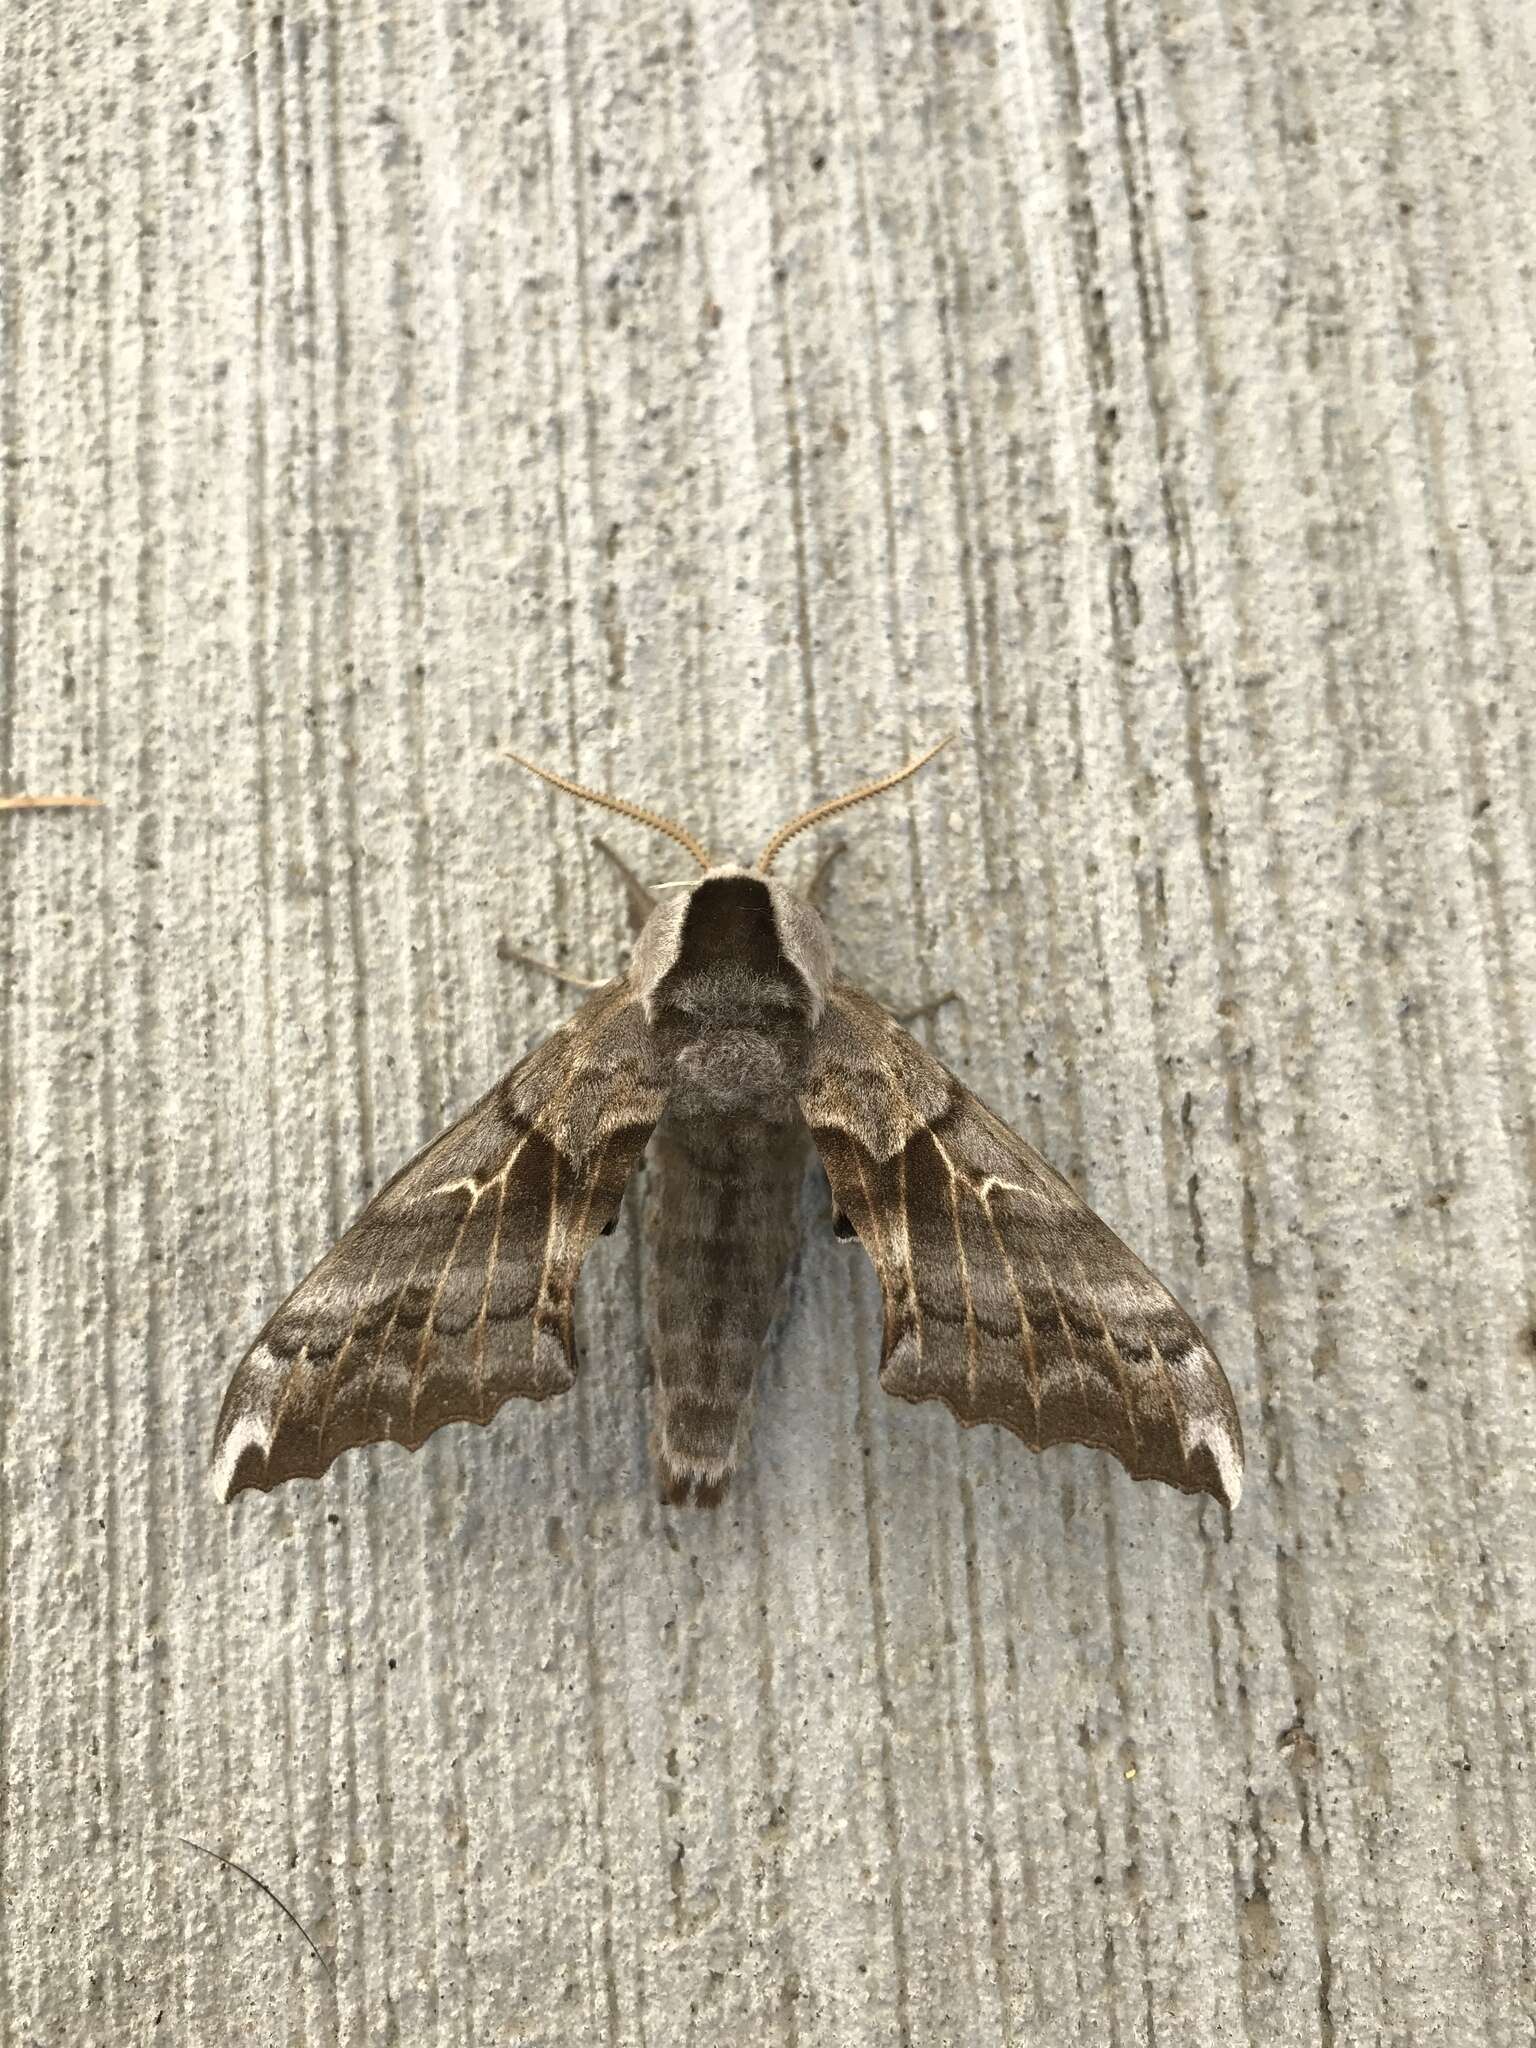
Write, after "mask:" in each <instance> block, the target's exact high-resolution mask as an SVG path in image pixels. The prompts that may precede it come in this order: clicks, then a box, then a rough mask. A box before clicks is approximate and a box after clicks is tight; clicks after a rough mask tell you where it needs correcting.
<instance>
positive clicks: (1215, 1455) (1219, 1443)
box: [1189, 1417, 1243, 1508]
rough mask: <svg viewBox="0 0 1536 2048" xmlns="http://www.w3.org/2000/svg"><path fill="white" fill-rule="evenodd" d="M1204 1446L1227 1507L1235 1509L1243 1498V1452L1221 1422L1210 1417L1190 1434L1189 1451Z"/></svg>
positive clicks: (1202, 1421)
mask: <svg viewBox="0 0 1536 2048" xmlns="http://www.w3.org/2000/svg"><path fill="white" fill-rule="evenodd" d="M1202 1446H1203V1447H1204V1448H1205V1449H1206V1450H1207V1451H1209V1452H1210V1455H1211V1463H1212V1464H1213V1465H1214V1466H1215V1467H1216V1476H1217V1478H1218V1479H1219V1480H1220V1481H1221V1490H1222V1493H1223V1495H1224V1496H1225V1498H1226V1503H1227V1506H1228V1507H1229V1508H1235V1507H1236V1506H1237V1504H1238V1502H1239V1501H1240V1500H1241V1499H1242V1497H1243V1454H1242V1452H1241V1451H1240V1450H1239V1449H1238V1447H1237V1445H1236V1444H1235V1443H1234V1442H1233V1440H1232V1438H1231V1436H1230V1435H1229V1434H1228V1432H1227V1431H1226V1430H1225V1429H1223V1428H1222V1426H1221V1423H1220V1421H1219V1420H1213V1419H1211V1418H1208V1417H1202V1418H1201V1419H1200V1421H1199V1422H1198V1423H1197V1424H1196V1426H1195V1428H1194V1429H1193V1430H1192V1431H1191V1432H1190V1443H1189V1449H1190V1450H1191V1451H1194V1450H1197V1449H1199V1448H1201V1447H1202Z"/></svg>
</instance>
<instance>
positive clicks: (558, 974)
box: [497, 941, 605, 988]
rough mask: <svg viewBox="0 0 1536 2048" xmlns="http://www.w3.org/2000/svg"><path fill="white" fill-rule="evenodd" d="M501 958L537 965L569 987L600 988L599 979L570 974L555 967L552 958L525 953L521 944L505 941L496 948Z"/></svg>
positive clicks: (526, 964)
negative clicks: (516, 944) (511, 944)
mask: <svg viewBox="0 0 1536 2048" xmlns="http://www.w3.org/2000/svg"><path fill="white" fill-rule="evenodd" d="M497 950H498V951H499V952H500V954H501V957H502V958H503V960H521V961H522V963H523V965H524V966H525V967H537V968H538V970H539V972H540V973H541V974H549V975H553V977H554V978H555V980H556V981H563V982H564V983H565V984H566V986H567V987H569V988H602V987H604V986H605V984H604V983H603V982H601V981H589V980H588V979H587V977H586V975H584V974H570V973H568V972H567V971H566V969H565V968H563V967H557V966H556V965H555V963H554V961H553V960H541V959H540V958H539V957H538V955H537V954H536V953H525V952H524V951H523V949H522V947H521V946H509V945H507V944H506V942H505V941H503V942H502V944H501V946H500V947H499V948H498V949H497Z"/></svg>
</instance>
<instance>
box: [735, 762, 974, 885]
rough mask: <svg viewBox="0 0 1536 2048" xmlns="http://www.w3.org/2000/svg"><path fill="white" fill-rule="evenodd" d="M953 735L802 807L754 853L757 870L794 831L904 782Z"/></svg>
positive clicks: (777, 852) (765, 868)
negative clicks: (857, 784)
mask: <svg viewBox="0 0 1536 2048" xmlns="http://www.w3.org/2000/svg"><path fill="white" fill-rule="evenodd" d="M953 738H954V734H953V733H952V732H947V733H945V735H944V737H943V739H941V740H939V741H938V742H937V743H936V744H935V745H934V746H931V747H930V748H929V749H928V751H927V753H926V754H919V755H918V756H917V758H916V760H914V761H909V762H908V763H907V765H906V767H905V768H898V769H896V771H895V772H894V774H891V775H882V776H880V777H878V779H877V780H876V781H874V782H866V783H864V784H863V786H862V787H861V788H859V789H850V790H849V792H848V794H847V795H846V796H834V797H829V798H828V799H827V801H826V802H825V803H824V804H817V805H816V807H815V809H814V810H809V811H802V812H801V814H800V816H799V817H798V818H791V820H790V821H789V823H788V824H787V825H782V826H780V828H779V830H778V831H777V832H775V833H774V835H773V837H772V838H771V839H770V840H769V842H768V844H767V845H766V846H765V847H764V848H763V850H762V852H761V853H760V854H759V855H758V857H757V872H758V873H759V874H760V875H766V874H767V872H768V870H769V869H770V868H771V867H772V866H773V864H774V862H775V861H776V860H777V859H778V857H779V855H780V854H781V853H782V852H783V851H784V849H785V847H786V846H788V844H789V842H790V840H791V839H793V838H794V837H795V836H796V835H797V834H798V833H801V832H808V831H809V830H810V829H811V827H812V826H813V825H819V824H820V823H821V821H822V819H823V818H830V817H833V816H834V815H835V814H836V813H837V812H838V811H846V810H847V809H849V807H850V806H851V805H853V804H861V803H863V801H864V799H865V798H866V797H871V796H879V795H880V794H881V793H882V792H883V791H884V790H887V789H894V788H895V787H896V785H897V783H898V782H905V781H906V779H907V777H908V776H909V775H915V774H916V773H917V771H918V769H919V768H921V767H923V766H925V764H926V763H927V762H929V761H931V760H932V759H933V757H934V755H935V754H937V753H938V752H939V750H940V749H941V748H943V747H947V746H948V745H949V743H950V741H951V740H952V739H953Z"/></svg>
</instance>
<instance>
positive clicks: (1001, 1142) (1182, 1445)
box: [801, 984, 1243, 1507]
mask: <svg viewBox="0 0 1536 2048" xmlns="http://www.w3.org/2000/svg"><path fill="white" fill-rule="evenodd" d="M801 1107H802V1109H803V1111H804V1114H805V1118H806V1121H807V1123H808V1124H809V1125H810V1127H811V1132H812V1135H813V1137H814V1138H815V1141H816V1148H817V1150H818V1152H819V1153H820V1155H821V1160H822V1164H823V1165H824V1166H825V1167H826V1170H827V1177H828V1179H829V1180H830V1181H831V1183H832V1193H833V1198H834V1200H835V1202H836V1204H837V1208H838V1210H839V1212H840V1213H841V1215H842V1216H844V1217H846V1218H847V1220H848V1222H849V1223H851V1225H852V1226H853V1229H854V1230H855V1231H856V1232H857V1234H858V1236H859V1238H860V1240H861V1241H862V1243H863V1245H864V1247H865V1249H866V1250H867V1251H868V1253H869V1255H870V1257H871V1259H872V1260H873V1261H874V1264H875V1269H876V1271H877V1272H878V1274H879V1276H880V1286H881V1291H882V1293H883V1295H884V1298H885V1342H884V1346H883V1352H882V1358H881V1366H880V1378H881V1383H882V1385H884V1386H885V1388H886V1389H887V1390H888V1391H889V1392H890V1393H893V1394H899V1395H901V1396H902V1397H903V1399H905V1400H908V1401H930V1400H936V1401H942V1402H943V1403H944V1404H945V1406H946V1407H947V1408H949V1409H950V1410H951V1411H952V1413H953V1414H954V1415H955V1416H956V1417H957V1418H958V1419H959V1420H960V1421H961V1422H963V1423H966V1424H972V1423H977V1422H995V1423H1000V1424H1001V1425H1002V1426H1003V1427H1004V1428H1005V1429H1010V1430H1012V1431H1013V1432H1014V1434H1015V1435H1016V1436H1019V1437H1022V1438H1023V1440H1024V1442H1025V1443H1027V1444H1028V1445H1029V1446H1030V1448H1031V1449H1032V1450H1037V1451H1038V1450H1043V1449H1044V1448H1045V1446H1046V1445H1047V1444H1055V1443H1081V1444H1093V1445H1097V1446H1099V1447H1100V1448H1101V1449H1104V1450H1107V1451H1113V1452H1114V1454H1115V1456H1116V1457H1117V1458H1119V1459H1120V1461H1121V1463H1122V1464H1123V1465H1124V1466H1125V1467H1126V1469H1127V1470H1128V1471H1129V1472H1131V1473H1132V1474H1133V1475H1134V1476H1135V1477H1136V1478H1138V1479H1161V1480H1164V1481H1166V1482H1167V1484H1168V1485H1170V1486H1177V1487H1179V1488H1180V1489H1181V1490H1182V1491H1183V1492H1185V1493H1209V1494H1212V1495H1213V1496H1214V1497H1215V1498H1216V1499H1217V1500H1219V1501H1223V1502H1225V1503H1226V1505H1227V1506H1228V1507H1235V1506H1236V1505H1237V1501H1238V1496H1239V1493H1240V1492H1241V1489H1242V1472H1243V1438H1242V1429H1241V1427H1240V1425H1239V1423H1238V1419H1237V1410H1236V1408H1235V1407H1234V1405H1233V1401H1232V1392H1231V1389H1230V1388H1229V1387H1228V1385H1227V1381H1226V1376H1225V1374H1224V1373H1223V1372H1222V1369H1221V1366H1220V1365H1219V1364H1218V1362H1217V1360H1216V1357H1215V1354H1214V1353H1213V1352H1212V1350H1211V1348H1210V1346H1209V1345H1208V1344H1207V1343H1206V1341H1205V1339H1204V1338H1203V1337H1202V1336H1201V1334H1200V1332H1199V1330H1197V1329H1196V1327H1195V1325H1194V1324H1193V1323H1192V1322H1191V1321H1190V1319H1189V1317H1188V1316H1187V1315H1186V1314H1185V1313H1184V1311H1183V1309H1182V1308H1180V1306H1179V1304H1178V1303H1177V1302H1176V1301H1175V1300H1174V1299H1173V1296H1172V1295H1171V1294H1169V1292H1168V1291H1167V1289H1166V1288H1165V1287H1163V1286H1162V1284H1161V1283H1160V1282H1159V1281H1157V1280H1155V1279H1154V1278H1153V1276H1152V1275H1151V1274H1150V1273H1149V1272H1148V1271H1147V1269H1146V1267H1145V1266H1143V1265H1142V1263H1141V1261H1140V1260H1139V1259H1137V1258H1135V1257H1134V1256H1133V1255H1132V1253H1131V1252H1129V1251H1128V1250H1127V1249H1126V1247H1125V1246H1124V1245H1123V1244H1122V1243H1121V1242H1120V1240H1119V1238H1118V1237H1116V1236H1115V1234H1114V1232H1113V1231H1112V1230H1110V1229H1109V1227H1108V1225H1107V1224H1105V1223H1103V1222H1101V1221H1100V1219H1099V1218H1098V1217H1097V1216H1095V1215H1094V1213H1093V1211H1092V1210H1091V1209H1090V1208H1089V1207H1088V1206H1087V1204H1086V1203H1085V1202H1084V1201H1082V1199H1081V1198H1080V1197H1079V1196H1078V1195H1077V1194H1076V1193H1075V1192H1074V1191H1073V1189H1072V1188H1071V1187H1069V1186H1068V1184H1067V1183H1066V1181H1064V1180H1063V1179H1062V1178H1061V1176H1060V1174H1058V1173H1057V1172H1055V1170H1054V1169H1053V1168H1051V1167H1050V1166H1048V1165H1047V1164H1046V1162H1045V1161H1044V1160H1043V1159H1042V1158H1041V1157H1040V1155H1039V1154H1038V1153H1037V1152H1035V1151H1033V1150H1032V1149H1031V1148H1030V1147H1029V1146H1028V1145H1026V1144H1025V1143H1024V1141H1023V1139H1022V1138H1020V1137H1018V1136H1017V1135H1016V1134H1015V1133H1014V1132H1013V1131H1010V1130H1009V1129H1008V1127H1007V1125H1006V1124H1004V1123H1002V1122H1001V1121H1000V1120H999V1119H998V1118H997V1117H996V1116H994V1115H993V1114H992V1112H991V1111H990V1110H989V1109H987V1108H986V1107H985V1105H984V1104H982V1103H980V1102H978V1101H977V1099H976V1097H975V1096H974V1095H972V1094H970V1093H969V1091H968V1090H967V1089H965V1088H964V1087H962V1085H961V1084H960V1082H959V1081H957V1080H956V1079H955V1077H954V1075H953V1074H951V1073H950V1072H949V1071H948V1069H947V1068H945V1067H943V1066H941V1065H940V1063H939V1062H938V1061H937V1060H936V1059H934V1058H933V1057H932V1055H931V1054H929V1053H927V1052H925V1051H924V1050H923V1048H922V1047H921V1046H920V1045H919V1044H918V1043H917V1042H916V1040H915V1039H913V1038H910V1037H909V1036H908V1035H907V1033H906V1032H905V1031H903V1030H902V1029H901V1028H900V1026H899V1025H898V1024H897V1023H896V1022H895V1020H894V1019H893V1018H892V1017H890V1016H888V1015H887V1013H886V1012H885V1011H884V1010H882V1009H881V1008H880V1006H879V1004H878V1003H875V1002H873V1001H871V1000H870V998H869V997H868V996H865V995H862V994H860V993H859V991H858V990H856V989H851V988H849V987H847V986H846V985H842V984H840V985H839V986H838V987H837V988H836V989H835V990H834V991H833V995H832V999H831V1001H830V1002H829V1003H828V1006H827V1010H826V1013H825V1015H824V1017H823V1019H822V1023H821V1025H820V1027H819V1029H818V1032H817V1036H816V1040H815V1048H814V1053H813V1059H812V1065H811V1070H810V1074H809V1079H808V1083H807V1086H806V1089H805V1091H804V1093H803V1095H802V1097H801Z"/></svg>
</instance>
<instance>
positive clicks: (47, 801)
mask: <svg viewBox="0 0 1536 2048" xmlns="http://www.w3.org/2000/svg"><path fill="white" fill-rule="evenodd" d="M100 808H101V798H100V797H99V796H0V811H65V810H76V809H82V810H93V811H94V810H99V809H100Z"/></svg>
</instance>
